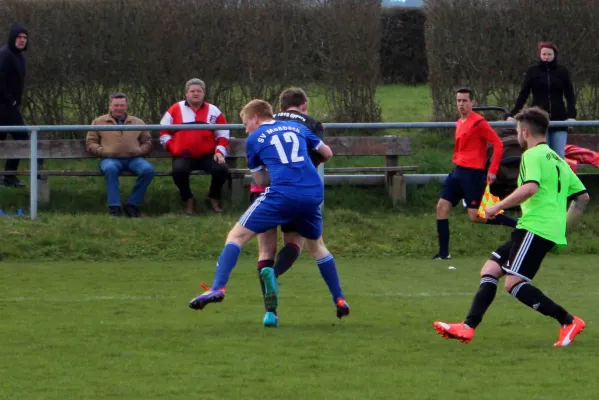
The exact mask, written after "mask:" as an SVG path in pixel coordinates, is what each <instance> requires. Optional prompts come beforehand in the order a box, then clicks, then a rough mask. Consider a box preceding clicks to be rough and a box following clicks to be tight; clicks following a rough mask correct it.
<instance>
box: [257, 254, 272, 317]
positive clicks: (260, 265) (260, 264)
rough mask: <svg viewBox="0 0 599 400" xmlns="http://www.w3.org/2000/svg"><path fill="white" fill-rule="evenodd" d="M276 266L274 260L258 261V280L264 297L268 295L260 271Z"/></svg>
mask: <svg viewBox="0 0 599 400" xmlns="http://www.w3.org/2000/svg"><path fill="white" fill-rule="evenodd" d="M273 265H274V261H273V260H260V261H258V265H257V267H258V280H259V281H260V288H261V289H262V297H264V295H265V294H266V288H265V287H264V282H262V278H261V277H260V271H262V268H265V267H272V266H273ZM265 307H266V305H265ZM267 311H268V310H267Z"/></svg>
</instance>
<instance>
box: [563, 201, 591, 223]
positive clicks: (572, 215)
mask: <svg viewBox="0 0 599 400" xmlns="http://www.w3.org/2000/svg"><path fill="white" fill-rule="evenodd" d="M589 201H591V196H589V194H588V193H581V194H580V195H578V196H576V197H575V198H574V200H572V202H571V203H570V208H568V215H567V220H566V228H567V229H571V228H573V227H575V226H576V225H577V223H578V220H579V219H580V217H581V215H582V213H583V212H584V210H585V209H586V207H587V204H589Z"/></svg>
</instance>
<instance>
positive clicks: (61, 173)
mask: <svg viewBox="0 0 599 400" xmlns="http://www.w3.org/2000/svg"><path fill="white" fill-rule="evenodd" d="M229 173H230V174H231V175H242V174H243V175H245V174H249V173H250V170H249V169H244V168H231V169H229ZM3 175H31V171H17V172H16V173H15V172H14V171H0V176H3ZM38 175H42V176H102V172H100V171H48V170H40V171H38ZM171 175H172V173H171V172H170V171H156V173H155V176H171ZM191 175H207V173H206V172H204V171H193V172H192V173H191ZM121 176H135V175H134V174H133V173H131V172H129V171H124V172H122V173H121Z"/></svg>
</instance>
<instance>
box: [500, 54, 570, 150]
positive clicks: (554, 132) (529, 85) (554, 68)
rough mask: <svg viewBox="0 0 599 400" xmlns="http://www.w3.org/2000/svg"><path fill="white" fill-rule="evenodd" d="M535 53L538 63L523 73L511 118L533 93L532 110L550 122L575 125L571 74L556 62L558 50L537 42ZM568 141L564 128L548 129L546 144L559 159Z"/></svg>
mask: <svg viewBox="0 0 599 400" xmlns="http://www.w3.org/2000/svg"><path fill="white" fill-rule="evenodd" d="M537 51H538V55H539V63H538V64H537V65H533V66H530V67H529V68H528V70H527V71H526V76H525V77H524V82H523V83H522V88H521V89H520V94H519V95H518V99H517V100H516V105H515V106H514V109H513V110H512V111H511V113H510V117H513V116H514V115H516V114H517V113H518V112H519V111H520V110H522V107H524V104H525V103H526V100H527V99H528V96H529V94H530V92H531V91H532V106H537V107H540V108H542V109H543V110H545V111H547V112H548V113H549V118H550V119H551V120H552V121H574V120H575V118H576V98H575V96H574V87H573V86H572V80H571V79H570V72H569V71H568V70H567V69H566V67H564V66H562V65H560V64H558V62H557V55H558V50H557V47H555V45H554V44H553V43H551V42H539V43H538V44H537ZM564 97H565V99H566V102H567V107H566V104H565V103H564ZM510 119H511V118H510ZM567 139H568V131H567V130H566V128H550V129H549V133H548V134H547V144H548V145H549V147H551V148H552V149H553V151H555V152H556V153H557V154H559V156H560V157H562V158H563V157H564V151H565V148H566V141H567Z"/></svg>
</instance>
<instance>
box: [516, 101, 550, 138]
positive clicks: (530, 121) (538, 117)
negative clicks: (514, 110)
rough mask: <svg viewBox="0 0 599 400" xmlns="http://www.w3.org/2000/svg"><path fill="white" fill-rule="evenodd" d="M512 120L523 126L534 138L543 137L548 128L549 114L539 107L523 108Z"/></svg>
mask: <svg viewBox="0 0 599 400" xmlns="http://www.w3.org/2000/svg"><path fill="white" fill-rule="evenodd" d="M514 119H515V120H516V121H518V122H519V123H521V124H525V125H526V127H527V128H528V129H529V130H530V133H532V134H533V135H534V136H545V134H546V133H547V128H548V127H549V114H547V111H545V110H542V109H540V108H539V107H531V108H525V109H523V110H522V111H520V112H519V113H518V114H516V116H515V117H514Z"/></svg>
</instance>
